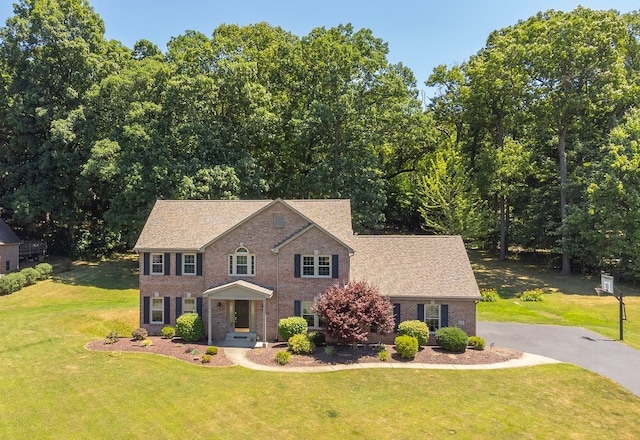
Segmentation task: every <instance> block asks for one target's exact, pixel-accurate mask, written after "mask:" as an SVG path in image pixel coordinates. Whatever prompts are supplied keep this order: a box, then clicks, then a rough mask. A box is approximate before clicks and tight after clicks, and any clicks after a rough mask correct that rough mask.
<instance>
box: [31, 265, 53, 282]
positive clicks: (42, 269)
mask: <svg viewBox="0 0 640 440" xmlns="http://www.w3.org/2000/svg"><path fill="white" fill-rule="evenodd" d="M35 269H36V270H37V271H38V273H39V274H40V276H39V277H38V279H39V280H46V279H47V278H49V277H50V276H51V274H52V273H53V266H52V265H50V264H49V263H38V264H36V267H35Z"/></svg>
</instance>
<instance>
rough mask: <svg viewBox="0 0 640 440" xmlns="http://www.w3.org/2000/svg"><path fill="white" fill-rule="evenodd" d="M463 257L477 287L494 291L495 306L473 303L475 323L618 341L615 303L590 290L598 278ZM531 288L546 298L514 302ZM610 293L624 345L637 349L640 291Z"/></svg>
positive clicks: (475, 253) (482, 257)
mask: <svg viewBox="0 0 640 440" xmlns="http://www.w3.org/2000/svg"><path fill="white" fill-rule="evenodd" d="M469 255H470V257H471V261H472V264H473V269H474V273H475V275H476V279H477V281H478V286H479V287H480V288H495V289H497V290H498V293H499V294H500V300H499V301H497V302H480V303H479V304H478V307H477V311H478V320H479V321H501V322H519V323H527V324H553V325H569V326H579V327H584V328H587V329H589V330H592V331H594V332H596V333H599V334H601V335H604V336H606V337H608V338H611V339H613V340H618V339H619V336H620V331H619V303H618V300H617V299H616V298H615V297H613V296H612V295H610V294H602V295H600V296H598V294H597V293H596V291H595V287H596V286H598V285H599V284H600V277H599V276H598V277H588V276H582V275H575V274H574V275H571V276H563V275H560V273H559V272H558V271H556V270H550V269H543V268H539V267H536V266H533V265H531V264H526V263H523V262H521V261H517V260H507V261H503V262H500V261H497V260H496V259H495V258H493V257H490V256H487V255H486V254H484V253H481V252H479V251H472V252H470V254H469ZM534 288H544V289H546V290H548V291H549V293H546V294H544V295H543V298H544V299H543V301H539V302H525V301H521V300H519V299H518V298H517V297H516V294H517V293H519V292H522V291H524V290H530V289H534ZM616 288H619V289H620V290H621V291H622V292H623V293H624V303H625V305H626V314H627V321H625V322H624V342H625V343H627V344H629V345H630V346H632V347H634V348H636V349H640V290H639V289H637V288H635V287H633V286H628V285H616Z"/></svg>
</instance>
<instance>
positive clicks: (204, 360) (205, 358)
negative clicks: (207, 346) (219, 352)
mask: <svg viewBox="0 0 640 440" xmlns="http://www.w3.org/2000/svg"><path fill="white" fill-rule="evenodd" d="M200 362H202V363H203V364H208V363H209V362H211V355H210V354H206V353H205V354H203V355H202V359H200Z"/></svg>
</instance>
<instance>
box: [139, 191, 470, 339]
mask: <svg viewBox="0 0 640 440" xmlns="http://www.w3.org/2000/svg"><path fill="white" fill-rule="evenodd" d="M135 250H136V252H138V253H139V255H140V322H141V326H142V327H144V328H146V329H147V330H148V331H149V333H150V334H159V333H160V330H161V329H162V327H164V326H166V325H175V321H176V318H177V317H178V316H180V315H181V314H182V313H186V312H190V311H194V312H197V313H199V314H200V315H201V316H202V318H203V320H204V323H205V332H206V334H207V338H208V341H209V343H210V344H211V343H212V341H220V340H226V341H227V342H228V343H229V342H231V343H233V341H235V342H237V343H238V344H239V345H241V344H242V343H244V342H250V343H254V341H265V340H266V341H270V340H276V338H277V325H278V320H279V319H281V318H285V317H289V316H303V317H304V318H305V319H307V321H308V322H309V327H310V328H318V327H319V322H318V317H317V316H316V315H314V314H313V313H312V311H311V306H312V305H313V300H314V297H316V296H317V295H318V294H320V293H321V292H322V291H324V290H325V289H326V288H327V287H329V286H331V285H332V284H334V283H343V284H346V283H348V282H349V281H350V280H365V281H368V282H369V283H371V284H373V285H376V286H378V288H379V289H380V292H381V293H382V294H383V295H385V296H388V297H389V298H390V300H391V302H392V304H393V312H394V315H395V319H396V323H399V322H401V321H405V320H410V319H420V320H423V321H425V322H427V323H428V324H429V326H430V327H431V328H432V329H434V330H435V329H436V328H438V327H444V326H448V325H457V326H459V327H461V328H462V329H463V330H465V331H466V332H467V333H468V334H469V335H475V331H476V303H477V301H478V300H479V299H480V298H481V297H480V292H479V290H478V286H477V284H476V280H475V277H474V275H473V272H472V270H471V265H470V263H469V259H468V256H467V253H466V250H465V248H464V245H463V242H462V239H461V238H460V237H457V236H424V235H421V236H416V235H409V236H397V235H394V236H380V235H354V234H353V231H352V226H351V206H350V201H349V200H281V199H276V200H252V201H241V200H158V201H157V202H156V204H155V206H154V208H153V210H152V211H151V213H150V214H149V217H148V219H147V222H146V224H145V226H144V228H143V230H142V232H141V234H140V237H139V238H138V242H137V243H136V246H135ZM390 338H391V339H392V338H393V335H389V336H387V337H386V339H385V338H384V337H381V336H378V335H376V336H375V337H371V338H370V339H372V340H375V341H378V340H382V341H389V339H390Z"/></svg>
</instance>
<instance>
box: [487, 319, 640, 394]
mask: <svg viewBox="0 0 640 440" xmlns="http://www.w3.org/2000/svg"><path fill="white" fill-rule="evenodd" d="M477 331H478V336H482V337H483V338H484V340H485V341H486V343H487V346H488V345H490V344H492V343H493V344H495V345H496V346H499V347H506V348H513V349H515V350H520V351H524V352H527V353H533V354H538V355H541V356H546V357H549V358H553V359H557V360H559V361H562V362H566V363H570V364H574V365H578V366H580V367H583V368H586V369H588V370H591V371H594V372H596V373H599V374H601V375H603V376H606V377H608V378H610V379H612V380H614V381H616V382H618V383H619V384H620V385H622V386H623V387H625V388H627V389H628V390H629V391H631V392H632V393H634V394H635V395H636V396H639V397H640V351H638V350H635V349H633V348H631V347H628V346H627V345H624V344H623V343H621V342H619V341H614V340H611V339H608V338H605V337H604V336H602V335H599V334H598V333H594V332H592V331H589V330H586V329H584V328H581V327H564V326H557V325H533V324H510V323H503V322H478V324H477Z"/></svg>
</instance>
